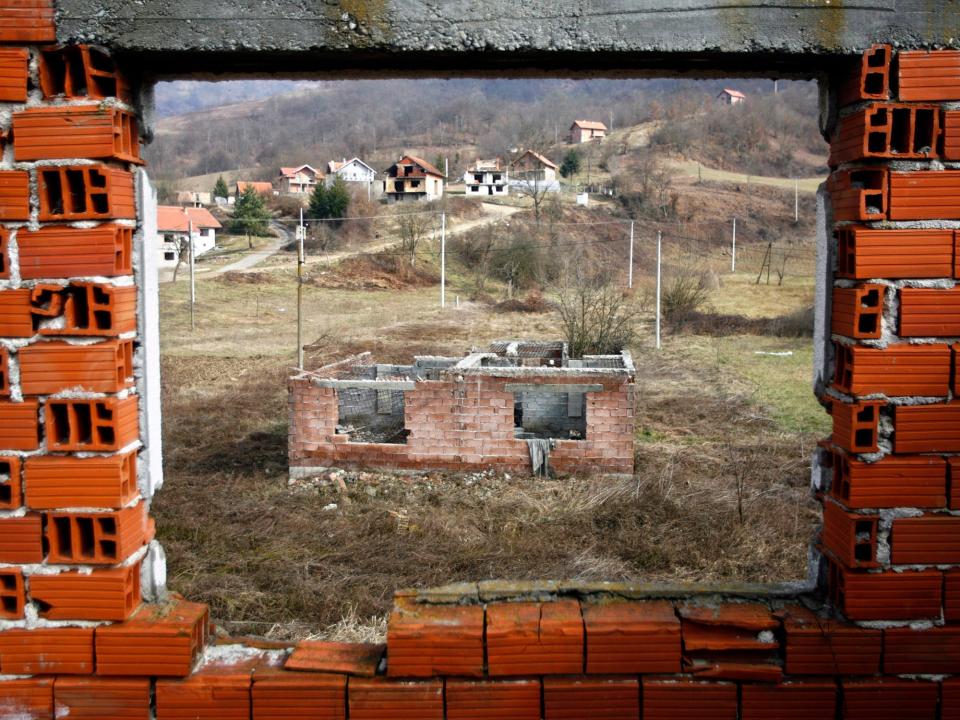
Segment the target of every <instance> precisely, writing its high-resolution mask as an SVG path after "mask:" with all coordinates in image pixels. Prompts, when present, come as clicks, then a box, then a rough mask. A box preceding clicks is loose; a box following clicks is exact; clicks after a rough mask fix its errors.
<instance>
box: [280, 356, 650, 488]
mask: <svg viewBox="0 0 960 720" xmlns="http://www.w3.org/2000/svg"><path fill="white" fill-rule="evenodd" d="M633 376H634V368H633V362H632V361H631V359H630V354H629V353H626V352H624V353H623V354H622V355H594V356H587V357H584V358H581V359H575V360H571V359H570V358H568V357H567V349H566V344H565V343H560V342H557V343H531V342H519V341H514V342H502V343H495V344H494V345H493V346H491V347H490V348H489V350H488V351H486V352H473V353H469V354H468V355H467V356H466V357H463V358H445V357H418V358H415V359H414V362H413V364H412V365H375V364H373V363H372V359H371V358H370V357H369V356H363V357H360V358H356V359H355V360H352V361H351V360H348V361H346V362H340V363H337V364H335V365H330V366H327V367H324V368H320V369H319V370H316V371H313V372H302V373H300V374H298V375H296V376H295V377H293V378H291V379H290V474H291V476H293V477H302V476H304V475H309V474H311V473H316V472H318V471H319V470H321V469H322V468H323V466H329V465H344V464H349V465H365V466H369V467H386V468H400V469H406V470H429V469H450V470H483V469H485V468H490V467H494V468H498V469H501V470H509V471H511V472H524V471H529V470H531V469H532V470H533V471H534V472H541V473H546V472H548V471H549V470H551V469H552V470H556V471H559V472H564V473H569V472H576V471H578V470H579V471H583V472H601V473H631V472H633V432H634V427H633V409H634V395H633Z"/></svg>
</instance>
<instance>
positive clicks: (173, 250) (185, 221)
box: [157, 205, 223, 267]
mask: <svg viewBox="0 0 960 720" xmlns="http://www.w3.org/2000/svg"><path fill="white" fill-rule="evenodd" d="M222 227H223V226H222V225H221V224H220V222H219V221H218V220H217V219H216V218H215V217H214V216H213V215H211V214H210V211H209V210H207V209H206V208H194V207H177V206H174V205H158V206H157V245H158V246H159V248H160V263H159V264H160V266H161V267H172V266H174V265H176V264H177V262H178V261H179V259H180V253H181V251H182V250H183V249H184V248H188V247H189V243H190V238H191V231H192V237H193V253H194V255H193V256H194V258H198V257H200V256H201V255H203V254H204V253H206V252H209V251H210V250H212V249H213V248H214V247H216V244H217V230H220V229H221V228H222Z"/></svg>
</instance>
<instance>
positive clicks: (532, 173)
mask: <svg viewBox="0 0 960 720" xmlns="http://www.w3.org/2000/svg"><path fill="white" fill-rule="evenodd" d="M510 172H511V184H514V182H513V181H516V182H526V183H529V182H538V183H548V184H550V185H553V184H555V183H556V182H557V164H556V163H555V162H553V161H552V160H550V158H548V157H545V156H544V155H541V154H540V153H538V152H536V151H535V150H527V151H526V152H524V153H522V154H520V155H519V156H517V157H516V158H515V159H514V160H513V162H511V163H510Z"/></svg>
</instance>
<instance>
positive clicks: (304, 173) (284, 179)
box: [273, 165, 323, 195]
mask: <svg viewBox="0 0 960 720" xmlns="http://www.w3.org/2000/svg"><path fill="white" fill-rule="evenodd" d="M318 182H323V173H322V172H320V171H319V170H317V169H316V168H313V167H311V166H310V165H301V166H300V167H282V168H280V175H279V176H277V178H276V180H274V181H273V186H274V187H275V188H276V189H277V191H278V192H280V193H282V194H284V195H308V194H310V193H312V192H313V189H314V188H315V187H316V186H317V183H318Z"/></svg>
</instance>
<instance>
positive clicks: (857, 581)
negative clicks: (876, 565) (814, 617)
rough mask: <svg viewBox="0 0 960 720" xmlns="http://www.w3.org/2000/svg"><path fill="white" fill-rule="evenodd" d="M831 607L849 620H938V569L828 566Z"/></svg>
mask: <svg viewBox="0 0 960 720" xmlns="http://www.w3.org/2000/svg"><path fill="white" fill-rule="evenodd" d="M828 586H829V589H830V594H831V597H832V598H833V602H834V605H835V606H836V607H837V609H838V610H840V611H841V612H842V613H843V614H844V615H845V616H846V617H847V618H849V619H850V620H857V621H866V620H924V619H932V618H939V617H940V603H941V600H942V591H943V573H941V572H940V571H939V570H920V571H905V572H892V571H891V572H880V573H878V572H866V571H857V570H847V569H846V568H843V567H841V566H839V565H837V564H835V563H830V580H829V583H828Z"/></svg>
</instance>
